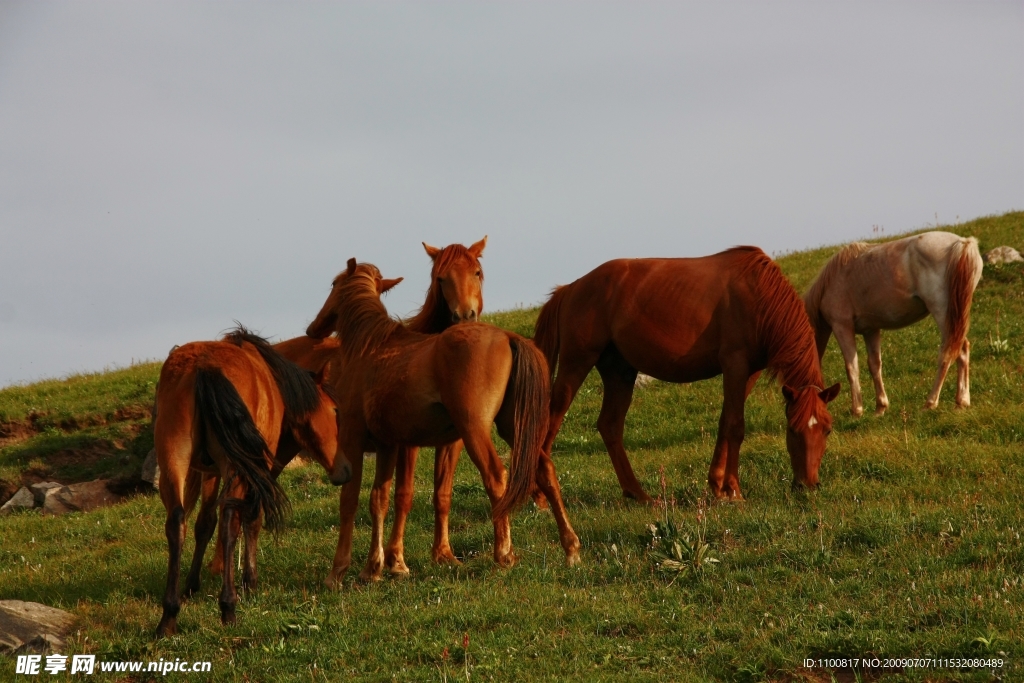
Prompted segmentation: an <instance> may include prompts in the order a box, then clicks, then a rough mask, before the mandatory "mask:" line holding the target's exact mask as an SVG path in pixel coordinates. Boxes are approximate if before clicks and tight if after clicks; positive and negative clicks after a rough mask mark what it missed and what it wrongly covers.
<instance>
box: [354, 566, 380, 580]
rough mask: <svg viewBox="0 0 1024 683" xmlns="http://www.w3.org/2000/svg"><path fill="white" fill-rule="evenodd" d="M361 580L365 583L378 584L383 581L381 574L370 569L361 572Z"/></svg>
mask: <svg viewBox="0 0 1024 683" xmlns="http://www.w3.org/2000/svg"><path fill="white" fill-rule="evenodd" d="M359 580H360V581H362V582H363V583H377V582H378V581H380V580H381V572H380V571H377V572H374V571H372V570H369V569H364V570H363V571H361V572H359Z"/></svg>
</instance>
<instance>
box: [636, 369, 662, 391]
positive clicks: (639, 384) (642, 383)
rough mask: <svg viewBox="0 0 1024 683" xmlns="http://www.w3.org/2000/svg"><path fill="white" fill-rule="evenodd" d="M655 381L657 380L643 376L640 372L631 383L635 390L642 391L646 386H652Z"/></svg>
mask: <svg viewBox="0 0 1024 683" xmlns="http://www.w3.org/2000/svg"><path fill="white" fill-rule="evenodd" d="M656 381H657V380H656V379H654V378H653V377H651V376H650V375H645V374H644V373H642V372H638V373H637V375H636V381H635V382H633V386H635V387H636V388H637V389H643V388H644V387H646V386H647V385H649V384H653V383H654V382H656Z"/></svg>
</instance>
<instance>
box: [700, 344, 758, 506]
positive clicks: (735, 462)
mask: <svg viewBox="0 0 1024 683" xmlns="http://www.w3.org/2000/svg"><path fill="white" fill-rule="evenodd" d="M753 382H756V377H755V378H754V379H753ZM753 382H752V381H751V375H750V373H749V372H748V370H747V363H746V359H745V358H743V359H742V360H740V359H737V360H733V361H727V362H723V363H722V384H723V389H724V395H725V396H724V400H723V402H722V415H721V417H719V419H718V439H717V440H716V442H715V452H714V456H713V457H712V460H711V468H710V470H709V471H708V486H709V487H710V488H711V492H712V493H713V494H714V495H715V497H716V498H728V499H731V500H743V494H742V493H740V477H739V465H740V444H742V443H743V436H744V430H745V424H744V418H743V408H744V404H745V403H746V397H747V387H748V386H752V384H753Z"/></svg>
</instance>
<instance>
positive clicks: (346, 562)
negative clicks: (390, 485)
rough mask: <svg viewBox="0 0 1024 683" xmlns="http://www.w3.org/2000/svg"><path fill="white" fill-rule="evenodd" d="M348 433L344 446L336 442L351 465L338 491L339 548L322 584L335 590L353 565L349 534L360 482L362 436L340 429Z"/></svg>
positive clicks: (361, 473) (340, 454)
mask: <svg viewBox="0 0 1024 683" xmlns="http://www.w3.org/2000/svg"><path fill="white" fill-rule="evenodd" d="M339 434H346V435H348V439H349V440H348V443H346V444H345V445H344V446H342V445H341V443H340V442H339V444H338V456H343V457H345V458H346V459H347V460H348V462H349V465H350V466H351V467H352V478H351V479H349V480H348V482H347V483H345V484H342V486H341V493H340V494H338V547H337V549H336V550H335V551H334V561H333V562H332V564H331V571H330V572H328V574H327V578H326V579H325V580H324V583H325V584H326V585H327V587H328V588H330V589H332V590H335V589H339V588H341V586H342V580H343V579H344V578H345V572H347V571H348V568H349V567H350V566H351V565H352V536H353V534H354V533H355V526H356V510H357V509H358V507H359V490H360V488H362V485H363V448H362V435H354V434H355V432H354V431H352V432H350V431H348V430H346V431H341V430H339Z"/></svg>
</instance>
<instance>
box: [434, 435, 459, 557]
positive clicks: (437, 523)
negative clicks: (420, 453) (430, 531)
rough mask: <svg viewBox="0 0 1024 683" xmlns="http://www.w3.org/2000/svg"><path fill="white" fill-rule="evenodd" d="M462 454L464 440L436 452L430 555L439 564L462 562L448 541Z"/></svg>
mask: <svg viewBox="0 0 1024 683" xmlns="http://www.w3.org/2000/svg"><path fill="white" fill-rule="evenodd" d="M460 455H462V441H461V440H459V441H456V442H455V443H452V444H448V445H447V446H442V447H440V448H438V449H437V450H436V452H435V454H434V545H433V547H432V548H431V549H430V557H431V559H432V560H434V562H437V563H438V564H462V563H461V562H459V560H458V558H456V557H455V553H453V552H452V546H451V544H450V543H449V542H448V513H449V512H450V511H451V508H452V483H453V482H454V481H455V467H456V466H457V465H458V464H459V456H460Z"/></svg>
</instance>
